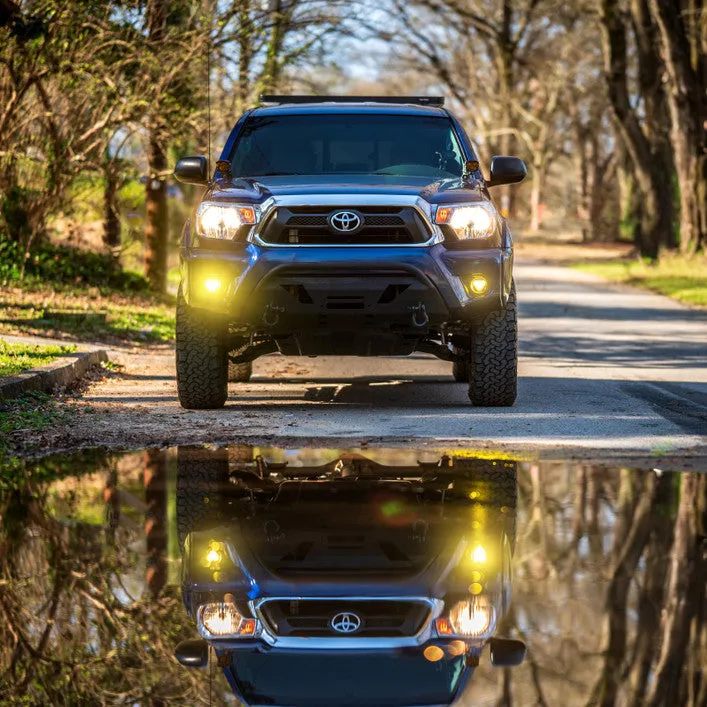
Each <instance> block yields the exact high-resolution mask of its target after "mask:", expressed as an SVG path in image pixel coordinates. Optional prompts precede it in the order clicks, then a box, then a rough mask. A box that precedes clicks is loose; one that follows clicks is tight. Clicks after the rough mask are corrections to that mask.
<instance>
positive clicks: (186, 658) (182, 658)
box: [174, 638, 209, 668]
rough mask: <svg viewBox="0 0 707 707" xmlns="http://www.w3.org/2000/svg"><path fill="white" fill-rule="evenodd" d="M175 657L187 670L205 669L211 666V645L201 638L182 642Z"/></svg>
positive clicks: (175, 651)
mask: <svg viewBox="0 0 707 707" xmlns="http://www.w3.org/2000/svg"><path fill="white" fill-rule="evenodd" d="M174 657H175V658H176V659H177V660H178V661H179V662H180V663H181V664H182V665H183V666H184V667H186V668H205V667H206V666H207V665H208V664H209V644H208V643H207V642H206V641H204V640H203V639H201V638H190V639H188V640H186V641H182V642H181V643H180V644H179V645H178V646H177V647H176V648H175V650H174Z"/></svg>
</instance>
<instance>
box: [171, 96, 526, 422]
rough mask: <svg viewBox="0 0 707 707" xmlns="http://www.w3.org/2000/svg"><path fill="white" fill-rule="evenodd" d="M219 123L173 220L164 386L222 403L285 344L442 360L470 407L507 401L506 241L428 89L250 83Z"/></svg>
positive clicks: (483, 186) (507, 175)
mask: <svg viewBox="0 0 707 707" xmlns="http://www.w3.org/2000/svg"><path fill="white" fill-rule="evenodd" d="M261 102H262V104H263V105H262V106H261V107H258V108H254V109H252V110H249V111H247V112H246V113H245V114H244V115H243V116H242V117H241V118H240V119H239V120H238V122H237V123H236V124H235V126H234V128H233V130H232V131H231V134H230V136H229V138H228V140H227V141H226V143H225V146H224V148H223V152H222V154H221V156H220V159H219V160H218V161H217V162H216V165H215V170H214V171H213V174H211V172H210V169H209V164H208V160H207V158H206V157H204V156H198V157H184V158H182V159H180V160H179V161H178V162H177V165H176V167H175V170H174V174H175V176H176V178H177V179H178V180H180V181H182V182H185V183H189V184H197V185H201V186H203V187H205V190H204V192H203V194H202V196H201V197H200V198H199V200H198V203H197V204H196V206H195V208H194V211H193V213H192V214H191V217H190V218H189V219H188V221H187V223H186V224H185V227H184V232H183V241H182V245H181V249H180V261H181V284H180V287H179V293H178V302H177V334H176V342H177V343H176V369H177V387H178V393H179V400H180V402H181V404H182V406H183V407H185V408H190V409H213V408H219V407H222V406H223V405H224V404H225V402H226V399H227V397H228V383H229V381H231V382H236V383H237V382H243V381H247V380H249V378H250V376H251V372H252V362H253V361H254V360H255V359H256V358H258V357H259V356H262V355H265V354H270V353H276V352H279V353H281V354H283V355H286V356H322V355H336V356H406V355H410V354H413V353H414V352H425V353H429V354H433V355H435V356H437V357H439V358H441V359H443V360H445V361H450V362H451V363H452V364H453V365H452V373H453V375H454V378H455V379H456V380H457V381H460V382H465V383H467V384H468V387H469V399H470V400H471V403H472V404H473V405H477V406H510V405H513V403H514V401H515V399H516V381H517V315H516V291H515V285H514V281H513V242H512V238H511V232H510V230H509V228H508V224H507V223H506V220H505V218H504V217H503V216H502V214H501V213H500V212H499V210H498V208H497V207H496V206H495V204H494V202H493V200H492V198H491V196H490V194H489V189H490V188H491V187H494V186H496V185H500V184H511V183H515V182H520V181H522V180H523V178H524V177H525V175H526V168H525V165H524V163H523V161H522V160H520V159H518V158H516V157H503V156H497V157H493V158H492V160H491V163H490V171H489V178H488V179H486V178H485V177H484V175H483V173H482V171H481V167H480V165H479V161H478V159H477V157H476V154H475V152H474V148H473V146H472V143H471V141H470V140H469V138H468V136H467V135H466V133H465V132H464V130H463V129H462V126H461V124H460V123H459V121H458V120H457V119H456V118H455V117H454V116H453V115H452V114H451V113H450V112H449V111H447V110H446V109H445V108H444V107H443V100H442V99H439V98H433V97H421V98H412V97H396V98H392V97H350V96H338V97H331V96H319V97H317V96H314V97H311V96H263V97H262V100H261Z"/></svg>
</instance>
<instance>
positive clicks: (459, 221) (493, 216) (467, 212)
mask: <svg viewBox="0 0 707 707" xmlns="http://www.w3.org/2000/svg"><path fill="white" fill-rule="evenodd" d="M497 222H498V214H497V212H496V209H495V208H494V206H493V204H491V203H488V202H484V203H482V204H462V205H459V206H438V207H437V213H436V215H435V223H436V224H438V225H444V226H450V227H451V228H453V229H454V232H455V233H456V234H457V238H459V240H470V239H473V238H489V237H490V236H492V235H493V232H494V230H495V228H496V224H497Z"/></svg>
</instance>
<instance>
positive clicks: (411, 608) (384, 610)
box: [260, 599, 430, 638]
mask: <svg viewBox="0 0 707 707" xmlns="http://www.w3.org/2000/svg"><path fill="white" fill-rule="evenodd" d="M260 612H261V614H262V616H263V619H264V620H265V622H266V623H267V625H268V627H269V628H270V629H271V630H272V631H273V633H275V634H276V635H277V636H283V637H284V636H289V637H292V638H295V637H298V638H312V637H319V638H336V637H343V638H346V637H348V638H354V637H361V638H391V637H405V636H415V635H416V634H417V633H419V631H420V629H421V628H422V627H423V626H424V624H425V621H426V620H427V617H428V616H429V613H430V608H429V606H428V605H427V604H425V603H424V602H421V601H414V600H392V599H391V600H388V599H385V600H384V599H374V600H370V601H361V600H352V601H349V600H347V599H289V600H288V599H277V600H273V601H267V602H265V603H263V604H262V606H261V607H260ZM344 613H345V614H354V615H355V616H357V617H358V618H359V620H360V622H361V625H360V628H359V629H358V630H357V631H355V632H354V633H349V634H342V633H339V632H337V631H335V630H334V629H333V628H332V625H331V624H332V620H333V619H334V617H335V616H337V615H340V614H344Z"/></svg>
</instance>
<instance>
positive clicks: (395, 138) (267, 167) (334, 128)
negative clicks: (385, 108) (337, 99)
mask: <svg viewBox="0 0 707 707" xmlns="http://www.w3.org/2000/svg"><path fill="white" fill-rule="evenodd" d="M462 154H463V153H462V150H461V147H460V145H459V140H458V139H457V136H456V134H455V132H454V128H453V126H452V122H451V120H449V118H444V117H439V118H436V117H427V116H420V115H377V114H361V113H359V114H326V115H323V114H319V115H276V116H263V117H254V118H250V119H249V120H248V121H247V122H246V124H245V126H244V128H243V130H242V133H241V135H240V137H239V139H238V141H237V143H236V146H235V148H234V153H233V155H232V160H231V162H232V169H233V174H234V175H235V176H238V177H263V176H269V175H281V174H282V175H288V174H309V175H316V174H381V175H396V176H410V177H414V176H421V177H430V178H433V179H434V178H445V177H446V178H450V177H458V176H460V175H461V173H462V164H463V162H464V159H463V157H462Z"/></svg>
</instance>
